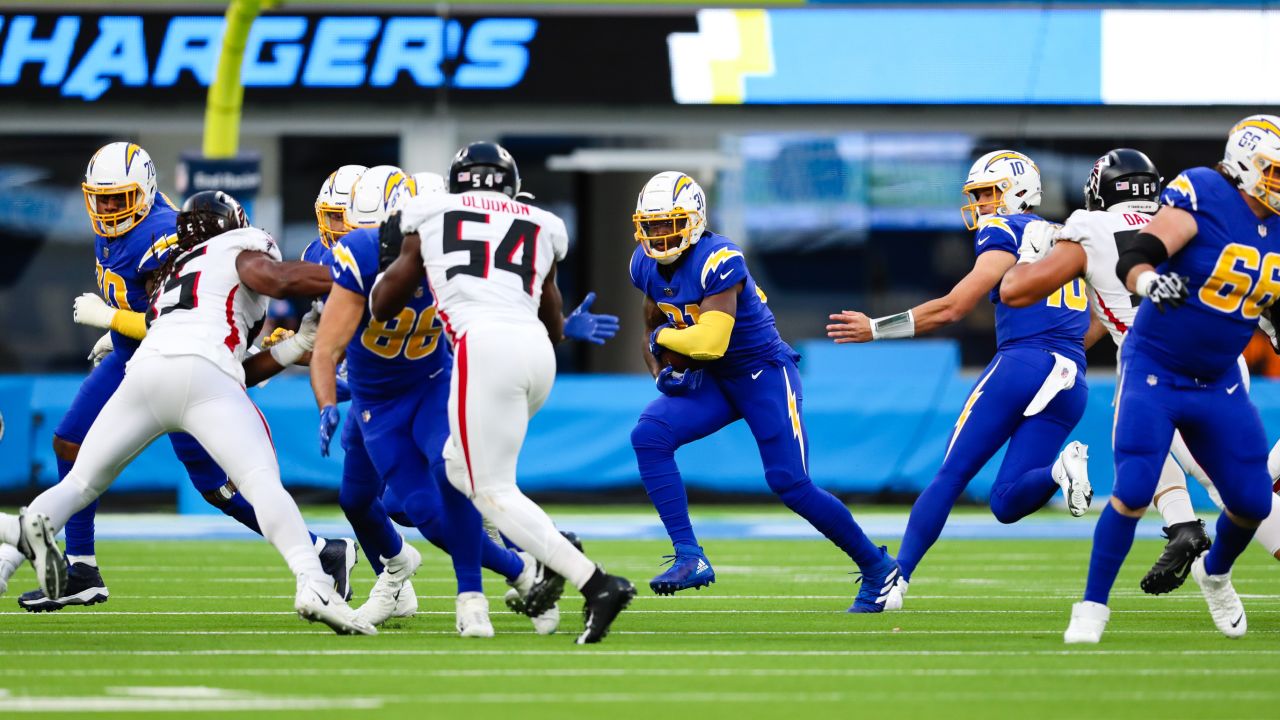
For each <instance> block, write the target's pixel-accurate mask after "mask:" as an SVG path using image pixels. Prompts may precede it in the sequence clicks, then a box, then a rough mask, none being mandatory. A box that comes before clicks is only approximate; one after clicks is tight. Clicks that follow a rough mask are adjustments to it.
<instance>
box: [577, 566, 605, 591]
mask: <svg viewBox="0 0 1280 720" xmlns="http://www.w3.org/2000/svg"><path fill="white" fill-rule="evenodd" d="M608 577H609V576H608V575H605V574H604V571H603V570H601V569H600V568H596V571H595V572H593V573H591V577H589V578H587V581H586V582H585V583H583V584H582V587H581V588H579V590H581V591H582V594H583V596H584V597H591V596H592V595H595V594H598V593H599V592H600V591H601V590H604V584H605V581H606V580H608Z"/></svg>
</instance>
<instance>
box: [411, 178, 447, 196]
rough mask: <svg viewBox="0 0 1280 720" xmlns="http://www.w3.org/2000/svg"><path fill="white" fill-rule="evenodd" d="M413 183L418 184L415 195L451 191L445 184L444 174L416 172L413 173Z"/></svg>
mask: <svg viewBox="0 0 1280 720" xmlns="http://www.w3.org/2000/svg"><path fill="white" fill-rule="evenodd" d="M413 184H414V185H415V186H416V187H415V188H414V190H415V191H416V192H414V195H415V196H417V195H428V194H430V193H442V192H449V190H448V188H446V187H445V184H444V176H443V175H440V174H439V173H433V172H416V173H414V174H413Z"/></svg>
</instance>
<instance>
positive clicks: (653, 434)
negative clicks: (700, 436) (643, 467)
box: [631, 416, 676, 456]
mask: <svg viewBox="0 0 1280 720" xmlns="http://www.w3.org/2000/svg"><path fill="white" fill-rule="evenodd" d="M631 447H632V448H633V449H634V450H635V451H636V455H637V456H639V455H640V453H641V452H645V451H648V452H659V453H669V454H675V451H676V443H675V439H674V437H673V435H672V432H671V428H669V427H667V425H666V423H663V422H661V421H659V420H655V419H653V418H651V417H645V416H641V417H640V421H639V422H637V423H636V426H635V427H634V428H632V429H631Z"/></svg>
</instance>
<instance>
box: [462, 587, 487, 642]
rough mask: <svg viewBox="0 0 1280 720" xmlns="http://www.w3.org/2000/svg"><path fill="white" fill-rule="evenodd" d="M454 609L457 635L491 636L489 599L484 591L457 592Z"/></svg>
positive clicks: (472, 636) (466, 636) (465, 636)
mask: <svg viewBox="0 0 1280 720" xmlns="http://www.w3.org/2000/svg"><path fill="white" fill-rule="evenodd" d="M455 609H456V617H457V624H458V634H459V635H461V636H462V637H464V638H491V637H493V623H491V622H489V599H488V598H486V597H485V596H484V593H479V592H464V593H458V599H457V601H456V603H455Z"/></svg>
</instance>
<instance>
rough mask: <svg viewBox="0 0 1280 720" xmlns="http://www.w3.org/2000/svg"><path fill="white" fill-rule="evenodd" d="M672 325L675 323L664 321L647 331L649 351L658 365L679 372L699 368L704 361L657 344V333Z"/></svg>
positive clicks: (672, 326)
mask: <svg viewBox="0 0 1280 720" xmlns="http://www.w3.org/2000/svg"><path fill="white" fill-rule="evenodd" d="M674 327H675V325H674V324H673V323H671V322H666V323H663V324H661V325H659V326H658V327H656V328H654V329H653V332H651V333H649V353H650V354H651V355H653V356H654V357H655V358H656V359H657V360H658V364H659V365H662V366H663V367H669V368H671V369H673V370H676V371H679V372H684V371H685V370H697V369H699V368H701V367H702V366H703V365H705V364H706V363H703V362H700V361H698V360H694V359H693V358H691V357H689V356H688V355H681V354H680V353H678V352H676V351H675V350H671V349H669V348H665V347H663V346H661V345H659V344H658V333H660V332H662V331H663V330H664V329H666V328H674Z"/></svg>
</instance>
